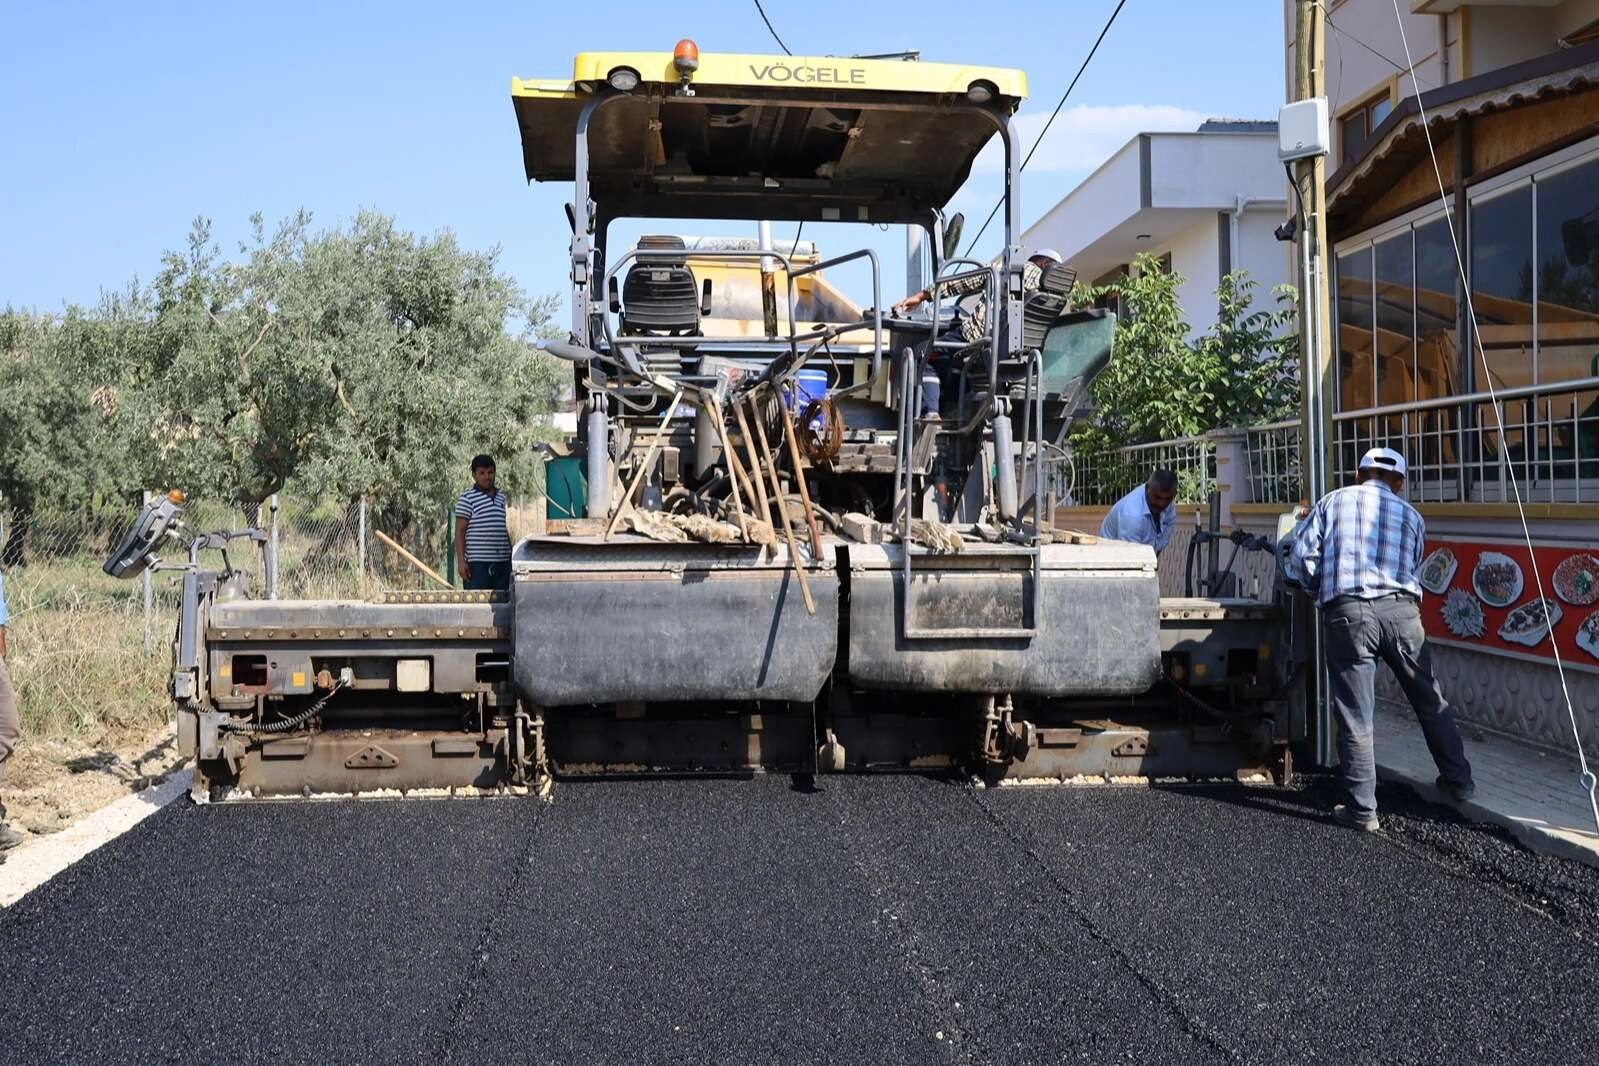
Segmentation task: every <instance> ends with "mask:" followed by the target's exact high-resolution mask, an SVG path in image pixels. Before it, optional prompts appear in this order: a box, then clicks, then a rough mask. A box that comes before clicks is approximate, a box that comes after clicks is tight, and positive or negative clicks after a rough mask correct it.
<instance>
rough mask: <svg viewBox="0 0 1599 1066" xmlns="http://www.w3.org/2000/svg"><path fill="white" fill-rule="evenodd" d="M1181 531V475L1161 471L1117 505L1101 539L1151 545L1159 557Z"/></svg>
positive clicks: (1101, 527) (1101, 528)
mask: <svg viewBox="0 0 1599 1066" xmlns="http://www.w3.org/2000/svg"><path fill="white" fill-rule="evenodd" d="M1176 530H1177V475H1176V474H1175V473H1173V472H1172V471H1170V470H1157V471H1155V472H1154V473H1153V474H1151V475H1149V481H1148V482H1146V483H1145V484H1143V485H1140V486H1138V487H1137V488H1136V489H1134V490H1133V491H1131V492H1129V493H1128V494H1127V495H1125V496H1123V497H1122V498H1121V499H1119V500H1117V501H1116V506H1114V507H1112V508H1111V509H1110V513H1109V514H1107V515H1106V516H1105V521H1103V522H1101V523H1100V525H1099V535H1100V536H1101V537H1104V538H1105V539H1106V540H1124V541H1128V542H1130V543H1133V544H1147V545H1149V546H1150V547H1151V548H1154V549H1155V554H1156V555H1159V554H1160V552H1161V549H1163V548H1165V547H1166V545H1168V544H1170V543H1171V535H1172V534H1173V533H1174V532H1176Z"/></svg>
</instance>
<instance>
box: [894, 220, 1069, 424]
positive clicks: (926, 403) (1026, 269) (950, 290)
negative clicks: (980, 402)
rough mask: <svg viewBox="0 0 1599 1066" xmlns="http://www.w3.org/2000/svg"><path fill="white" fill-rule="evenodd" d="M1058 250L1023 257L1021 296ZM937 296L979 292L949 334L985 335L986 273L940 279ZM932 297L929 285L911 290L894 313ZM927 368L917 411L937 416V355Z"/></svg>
mask: <svg viewBox="0 0 1599 1066" xmlns="http://www.w3.org/2000/svg"><path fill="white" fill-rule="evenodd" d="M1061 261H1062V259H1061V254H1060V253H1059V252H1057V251H1056V250H1055V249H1053V248H1040V249H1038V250H1037V251H1035V252H1034V253H1033V254H1032V255H1030V256H1028V257H1027V262H1026V264H1025V265H1023V267H1022V299H1023V300H1026V299H1027V297H1029V296H1031V295H1032V294H1033V293H1035V292H1037V291H1038V287H1039V286H1040V285H1042V284H1043V281H1044V271H1045V270H1048V269H1049V268H1050V267H1052V266H1054V265H1055V264H1056V263H1059V262H1061ZM939 292H940V297H939V299H940V300H951V301H953V300H958V299H960V298H961V297H962V296H971V295H981V296H983V299H980V300H978V301H976V304H975V306H974V307H972V309H971V311H970V312H969V313H967V314H963V315H960V316H959V318H958V320H957V321H956V323H955V327H954V331H953V336H954V337H956V338H958V339H960V340H962V341H965V342H966V343H967V344H976V343H977V342H978V341H981V340H984V339H986V338H987V337H988V298H987V295H986V294H987V292H988V276H987V275H986V274H972V275H969V276H967V277H963V278H957V279H955V280H954V281H949V282H944V283H943V284H941V285H940V286H939ZM932 298H933V290H932V289H923V290H922V291H921V292H913V293H911V294H910V295H909V296H907V297H905V299H903V300H901V301H900V302H899V303H897V304H895V305H894V313H895V314H899V315H903V314H905V313H907V312H909V311H911V310H914V309H915V308H917V307H920V306H921V305H922V304H923V303H925V302H926V301H928V300H931V299H932ZM929 363H930V368H929V369H928V370H927V371H926V372H925V373H924V374H923V375H922V410H921V414H923V415H926V416H928V417H937V415H938V400H939V393H940V392H941V391H942V381H941V378H940V377H939V376H938V375H937V373H936V369H937V367H938V366H939V360H938V357H937V356H936V355H935V357H934V358H933V359H931V360H929ZM898 369H899V368H898V366H896V367H895V377H894V380H895V381H898V380H899V375H898Z"/></svg>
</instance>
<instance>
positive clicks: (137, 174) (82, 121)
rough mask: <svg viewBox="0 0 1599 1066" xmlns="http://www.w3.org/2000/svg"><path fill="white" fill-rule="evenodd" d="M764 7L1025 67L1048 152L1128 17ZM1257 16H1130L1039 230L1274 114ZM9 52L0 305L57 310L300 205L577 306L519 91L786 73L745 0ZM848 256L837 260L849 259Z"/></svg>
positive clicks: (871, 45)
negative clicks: (1203, 139)
mask: <svg viewBox="0 0 1599 1066" xmlns="http://www.w3.org/2000/svg"><path fill="white" fill-rule="evenodd" d="M765 2H766V10H767V13H768V14H769V15H770V16H771V19H772V22H773V24H774V25H775V26H776V28H777V31H778V32H779V33H780V34H782V35H783V37H784V39H785V40H786V42H787V44H788V45H789V47H790V48H792V49H793V50H794V51H795V52H796V53H800V54H812V55H817V54H839V55H842V54H849V53H862V52H883V51H893V50H899V49H907V48H919V49H921V51H922V54H923V57H924V58H926V59H929V60H949V61H961V62H978V63H987V64H994V65H1005V66H1018V67H1021V68H1023V69H1025V70H1026V71H1027V73H1028V77H1029V79H1030V86H1031V92H1032V98H1031V99H1030V100H1029V101H1028V102H1027V104H1026V106H1025V107H1024V109H1023V115H1024V116H1025V115H1027V114H1030V113H1040V114H1039V115H1038V118H1035V119H1033V120H1031V121H1032V122H1034V123H1035V125H1033V126H1031V127H1026V126H1025V122H1026V121H1027V120H1025V119H1024V128H1031V129H1036V128H1037V126H1036V123H1037V122H1038V121H1041V119H1042V116H1043V114H1047V112H1048V111H1049V109H1050V108H1051V107H1053V105H1054V103H1055V101H1056V100H1057V99H1058V98H1059V96H1060V94H1061V92H1063V91H1064V90H1065V87H1066V84H1067V82H1068V81H1069V80H1070V78H1071V75H1072V73H1073V72H1074V71H1075V70H1076V68H1077V66H1078V64H1079V63H1081V61H1082V58H1083V56H1084V55H1085V54H1086V53H1087V50H1088V47H1089V46H1090V45H1091V44H1092V42H1093V38H1094V36H1095V35H1096V34H1097V33H1098V32H1099V29H1100V27H1101V26H1102V25H1103V23H1104V20H1105V19H1106V17H1108V15H1109V14H1110V11H1111V9H1112V8H1113V7H1114V6H1115V0H1056V2H1053V3H1048V2H1045V3H1038V2H1033V0H1005V2H1003V3H992V2H991V3H973V2H971V0H962V2H946V0H923V2H920V3H916V4H910V3H893V2H882V0H879V2H875V3H872V2H864V0H847V2H846V0H804V2H800V0H765ZM1249 8H1250V10H1249V11H1247V12H1246V11H1244V10H1243V5H1236V6H1235V5H1231V4H1226V5H1212V4H1201V3H1194V2H1193V0H1129V2H1128V4H1127V7H1126V8H1125V10H1123V12H1122V14H1121V17H1120V18H1119V19H1118V20H1117V23H1116V25H1115V27H1114V28H1113V29H1112V30H1111V34H1110V36H1109V37H1108V38H1107V39H1106V42H1105V45H1104V46H1103V47H1102V48H1101V49H1100V52H1099V55H1098V57H1097V58H1096V59H1095V60H1094V63H1093V65H1092V66H1090V68H1089V70H1088V73H1087V74H1086V75H1085V76H1084V78H1083V80H1082V82H1081V83H1080V84H1079V85H1078V87H1077V90H1076V91H1075V92H1074V93H1073V95H1072V98H1071V100H1070V101H1069V103H1068V110H1067V113H1066V114H1065V120H1064V121H1062V122H1057V125H1056V126H1055V128H1054V129H1053V130H1051V132H1050V134H1049V136H1048V138H1047V139H1046V141H1045V146H1044V148H1042V149H1041V150H1040V153H1039V156H1038V158H1037V159H1035V161H1034V164H1033V166H1032V167H1030V168H1029V170H1028V181H1027V184H1026V196H1025V197H1024V199H1023V214H1024V220H1025V221H1029V222H1030V221H1032V220H1033V219H1034V218H1036V217H1037V216H1038V215H1039V214H1041V213H1042V212H1043V211H1044V210H1045V209H1047V208H1048V207H1049V206H1050V205H1051V204H1053V203H1054V202H1055V201H1056V200H1058V199H1059V198H1060V197H1061V196H1062V195H1064V194H1065V193H1066V192H1067V191H1069V190H1070V189H1071V188H1072V187H1073V186H1074V185H1075V184H1076V183H1077V182H1078V181H1080V180H1081V179H1082V178H1083V177H1084V176H1085V175H1086V174H1087V173H1088V172H1089V171H1090V170H1091V169H1092V168H1093V166H1094V165H1096V164H1097V163H1098V162H1099V161H1101V160H1103V158H1104V157H1105V156H1107V155H1108V154H1109V153H1110V152H1111V151H1113V150H1114V149H1115V147H1116V146H1117V145H1119V144H1120V143H1123V142H1124V141H1125V140H1126V139H1127V138H1128V137H1129V136H1131V135H1132V133H1134V132H1137V129H1138V128H1140V127H1144V126H1151V127H1154V128H1166V129H1171V128H1191V124H1190V120H1192V119H1194V117H1195V116H1199V117H1203V116H1208V115H1227V116H1232V117H1250V118H1271V117H1274V116H1275V115H1276V112H1277V108H1278V107H1279V106H1280V104H1281V102H1282V95H1283V84H1282V69H1283V45H1282V5H1281V3H1280V2H1278V0H1252V2H1251V3H1250V4H1249ZM5 29H6V37H7V47H6V49H5V60H4V62H3V63H0V119H3V130H4V143H5V144H6V151H5V153H4V157H3V161H0V235H3V239H0V249H3V254H0V306H3V305H6V304H10V305H13V306H20V307H33V308H36V309H38V310H41V311H52V310H59V309H60V308H61V307H62V306H63V305H64V304H65V303H69V302H77V303H92V302H93V301H94V300H95V299H96V298H97V297H98V295H99V293H100V292H101V290H102V289H118V288H121V287H122V286H124V285H125V284H126V283H127V282H128V280H129V279H131V278H133V277H134V276H135V275H137V276H138V277H140V278H141V279H144V280H148V279H149V278H150V277H152V276H153V275H154V274H155V272H156V271H157V269H158V267H159V262H160V256H161V253H162V252H163V251H164V250H166V249H170V248H176V247H179V246H180V245H181V243H182V241H183V238H184V235H185V233H186V232H187V230H188V227H189V223H190V221H191V220H192V219H193V218H194V217H195V216H197V215H204V216H207V217H209V218H211V219H213V220H214V222H215V224H216V233H217V234H218V236H219V237H220V238H221V239H222V243H223V248H224V250H231V248H232V246H233V244H234V242H235V241H236V240H237V239H238V238H240V237H242V236H243V235H244V234H245V233H246V232H247V228H248V226H247V220H248V218H249V215H250V213H251V212H253V211H258V210H259V211H261V212H263V213H264V214H265V215H266V216H267V218H268V220H269V221H270V220H274V219H277V218H281V217H283V216H285V215H287V214H289V213H291V212H293V211H294V210H295V209H297V208H299V207H302V206H303V207H306V208H308V209H310V210H311V211H312V212H313V214H314V216H315V218H316V220H317V221H318V222H319V223H321V224H324V225H335V224H337V223H339V222H340V221H342V220H345V219H347V218H349V217H350V216H351V215H352V214H353V213H354V212H355V211H357V210H359V209H360V208H363V207H370V208H374V209H377V210H381V211H384V212H387V213H389V214H392V215H394V216H395V217H396V218H397V220H398V221H399V223H400V224H401V225H402V226H404V227H406V228H409V229H413V230H418V231H423V232H432V231H435V230H439V229H446V228H447V229H451V230H454V231H455V232H456V233H457V234H458V235H459V237H460V239H461V241H462V243H463V244H465V245H466V246H468V247H473V248H487V247H490V246H493V245H499V246H500V247H501V249H502V262H503V264H504V266H505V267H506V269H508V270H509V271H510V272H511V273H512V274H513V275H514V276H515V277H516V278H517V279H518V280H519V281H520V283H521V284H522V285H523V286H524V287H525V288H526V289H528V290H529V291H530V292H533V293H541V292H561V293H563V294H564V292H565V288H566V286H565V262H564V256H565V245H566V236H567V234H566V226H565V221H564V219H563V218H562V215H561V207H560V205H561V203H562V202H563V201H564V199H565V198H566V197H567V195H568V189H567V188H565V187H558V186H529V185H527V183H526V182H525V181H524V179H523V177H522V167H521V158H520V149H519V146H518V142H517V132H516V125H515V122H514V120H513V118H512V113H511V104H510V100H509V94H508V86H509V82H510V78H511V76H512V75H513V74H514V75H522V76H529V77H563V76H567V75H569V74H570V71H571V61H572V56H573V54H574V53H576V52H579V51H587V50H597V49H623V48H637V49H662V50H667V49H670V48H671V47H672V45H673V44H674V43H675V42H676V41H677V39H678V38H680V37H684V36H690V37H693V38H694V39H695V40H696V41H698V42H699V45H700V48H701V50H702V51H737V52H777V51H778V48H777V46H776V45H775V44H774V43H773V42H772V40H771V38H770V37H769V36H768V35H767V31H766V28H765V26H764V25H763V24H762V23H761V20H760V18H759V16H758V15H757V14H756V11H755V6H754V4H753V3H752V2H751V0H718V2H714V3H713V2H699V3H695V2H693V0H680V2H678V3H668V4H662V3H637V2H631V0H619V2H612V3H595V4H589V3H569V2H554V0H534V2H531V3H527V2H524V3H521V4H493V5H485V4H475V3H468V2H457V3H455V4H453V5H444V4H438V3H410V2H398V0H396V2H389V3H382V4H366V3H333V4H307V3H299V2H292V0H274V2H272V3H259V2H256V3H249V4H232V3H223V2H219V3H215V4H201V3H187V4H180V3H162V2H159V0H156V2H150V3H139V4H127V3H115V4H112V3H74V2H71V0H63V2H61V3H55V4H25V5H14V6H11V8H10V10H9V11H8V13H7V15H6V18H5ZM1075 108H1083V110H1074V109H1075ZM995 181H996V178H995V175H994V174H993V173H991V172H987V173H982V172H980V173H976V174H974V176H973V178H972V180H971V181H970V182H969V183H968V189H967V190H965V191H963V193H962V195H961V196H960V197H959V198H958V200H957V203H956V205H955V206H957V207H964V208H965V209H966V211H967V213H968V215H972V214H975V215H976V216H977V217H978V219H980V218H981V217H982V216H983V215H985V214H986V213H987V209H988V206H989V205H990V204H991V203H992V197H993V195H994V190H995V189H996V188H997V186H996V184H995ZM785 230H789V231H791V227H780V228H779V236H780V237H781V236H782V235H783V233H784V231H785ZM969 232H972V231H969ZM809 235H810V234H809V233H807V236H809ZM882 240H884V241H885V242H886V238H882ZM895 241H896V242H897V244H898V246H899V247H903V238H902V237H896V238H895ZM837 243H838V242H837V241H830V242H829V243H828V244H826V245H824V251H828V252H838V251H843V250H844V248H843V247H841V246H835V244H837ZM993 243H994V242H993V240H992V231H990V236H989V237H988V238H985V244H988V245H992V244H993ZM993 250H994V248H993V247H987V248H980V249H979V252H985V251H986V252H991V251H993ZM886 287H887V288H888V289H889V290H890V291H891V292H892V291H895V290H897V289H898V288H899V287H900V283H899V282H898V281H896V280H894V279H893V278H892V277H890V278H889V279H887V280H886Z"/></svg>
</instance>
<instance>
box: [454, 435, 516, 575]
mask: <svg viewBox="0 0 1599 1066" xmlns="http://www.w3.org/2000/svg"><path fill="white" fill-rule="evenodd" d="M455 568H456V570H458V571H459V572H460V574H461V580H462V581H463V582H464V583H465V586H466V587H467V588H469V589H497V590H500V591H504V590H506V589H509V588H510V587H511V535H510V533H509V532H507V527H506V524H505V493H503V492H501V491H500V490H499V489H497V488H495V487H494V457H493V456H492V455H479V456H475V457H474V458H473V459H472V487H471V488H469V489H467V490H466V491H465V492H463V493H461V495H460V497H459V498H458V499H457V500H456V501H455Z"/></svg>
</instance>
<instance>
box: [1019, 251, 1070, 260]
mask: <svg viewBox="0 0 1599 1066" xmlns="http://www.w3.org/2000/svg"><path fill="white" fill-rule="evenodd" d="M1027 258H1029V259H1053V260H1054V261H1055V262H1057V263H1064V262H1065V261H1066V257H1065V256H1063V255H1061V254H1060V253H1059V252H1057V251H1055V249H1053V248H1040V249H1038V251H1036V252H1034V253H1033V254H1032V255H1030V256H1028V257H1027Z"/></svg>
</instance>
